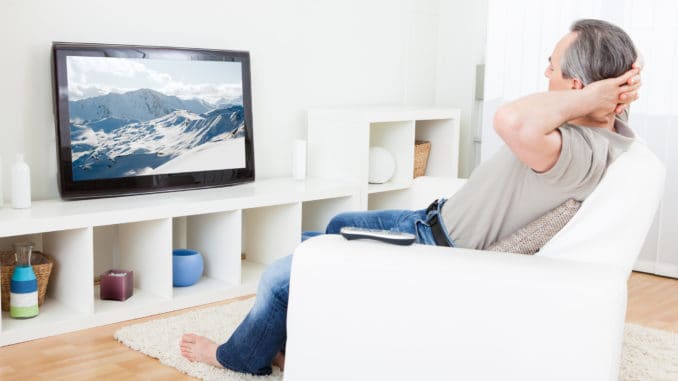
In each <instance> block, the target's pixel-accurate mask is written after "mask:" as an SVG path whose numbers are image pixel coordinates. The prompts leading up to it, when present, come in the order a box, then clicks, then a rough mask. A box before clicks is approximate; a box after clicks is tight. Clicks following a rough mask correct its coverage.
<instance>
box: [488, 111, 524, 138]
mask: <svg viewBox="0 0 678 381" xmlns="http://www.w3.org/2000/svg"><path fill="white" fill-rule="evenodd" d="M492 124H493V126H494V130H495V131H496V132H497V134H499V136H501V137H502V138H503V139H504V140H506V138H507V137H509V136H511V135H516V134H517V133H518V131H519V129H520V122H519V120H518V116H517V115H516V113H515V112H514V111H513V110H511V108H509V107H506V106H502V107H500V108H499V109H498V110H497V112H496V113H495V114H494V120H493V121H492Z"/></svg>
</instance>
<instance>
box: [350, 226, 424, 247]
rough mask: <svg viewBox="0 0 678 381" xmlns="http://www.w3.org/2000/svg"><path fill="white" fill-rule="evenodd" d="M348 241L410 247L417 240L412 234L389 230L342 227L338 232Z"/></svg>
mask: <svg viewBox="0 0 678 381" xmlns="http://www.w3.org/2000/svg"><path fill="white" fill-rule="evenodd" d="M339 232H340V233H341V235H342V236H344V238H346V239H348V240H352V239H359V238H369V239H376V240H378V241H382V242H386V243H391V244H394V245H411V244H413V243H414V241H415V240H416V239H417V237H415V236H414V234H410V233H401V232H397V231H391V230H380V229H366V228H357V227H353V226H344V227H343V228H341V230H340V231H339Z"/></svg>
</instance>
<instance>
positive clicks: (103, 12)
mask: <svg viewBox="0 0 678 381" xmlns="http://www.w3.org/2000/svg"><path fill="white" fill-rule="evenodd" d="M455 2H456V1H455ZM438 7H439V2H438V1H437V0H424V1H422V0H419V1H417V0H390V1H388V0H367V1H360V0H342V1H324V0H288V1H275V0H261V1H228V0H195V1H192V2H187V1H179V0H173V1H158V0H144V1H131V0H118V1H91V0H62V1H39V0H5V1H3V7H2V13H0V47H2V49H4V51H3V54H2V58H1V59H0V84H1V86H2V91H0V115H1V116H2V118H1V119H0V156H2V159H3V180H4V181H3V183H4V189H5V192H4V193H5V196H6V197H5V198H6V199H8V192H9V184H8V183H9V176H8V172H9V165H10V163H9V162H11V161H13V159H14V156H15V154H16V153H17V152H24V153H25V154H26V159H27V161H28V163H29V165H30V166H31V168H32V171H33V173H32V185H33V196H34V199H43V198H53V197H58V190H57V181H56V173H57V172H56V150H55V146H56V143H55V134H54V121H53V116H52V87H51V86H52V79H51V73H50V46H51V42H52V41H73V42H98V43H119V44H140V45H167V46H186V47H204V48H214V49H233V50H248V51H250V53H251V60H252V87H253V89H252V93H253V108H254V139H255V162H256V170H257V177H258V178H266V177H273V176H285V175H290V174H291V152H290V151H291V149H289V147H291V142H292V140H293V139H294V138H296V137H303V136H304V133H305V112H304V111H305V110H306V109H307V108H309V107H312V106H320V105H360V104H363V105H371V104H385V103H391V104H403V103H407V104H432V103H433V102H434V97H435V91H434V87H435V77H436V70H435V67H436V60H437V48H438V47H437V46H436V41H437V38H436V35H437V29H436V28H435V27H434V26H435V25H436V22H437V11H438Z"/></svg>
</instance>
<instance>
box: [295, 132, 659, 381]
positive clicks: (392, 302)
mask: <svg viewBox="0 0 678 381" xmlns="http://www.w3.org/2000/svg"><path fill="white" fill-rule="evenodd" d="M664 176H665V169H664V166H663V165H662V164H661V163H660V162H659V160H658V159H657V158H656V156H655V155H654V154H652V153H651V152H650V151H649V149H647V147H646V146H645V145H644V144H642V143H638V142H637V143H634V144H633V145H632V147H631V148H630V149H629V151H628V152H626V153H624V154H623V155H621V156H620V157H619V158H618V159H617V160H616V161H615V162H614V163H613V164H612V165H611V166H610V168H609V169H608V172H607V174H606V175H605V177H604V178H603V180H602V181H601V183H600V185H599V186H598V187H597V189H596V190H595V191H594V192H593V194H591V195H590V196H589V198H588V199H587V200H586V201H585V202H584V203H583V204H582V207H581V209H580V210H579V212H578V213H577V214H576V215H575V216H574V218H573V219H572V220H571V221H570V222H569V223H568V224H567V225H566V226H565V228H563V229H562V230H561V231H560V232H559V233H558V234H557V235H556V236H555V237H554V238H553V239H552V240H551V241H549V242H548V244H547V245H546V246H544V247H543V248H542V250H541V251H540V252H539V254H538V255H535V256H526V255H517V254H506V253H492V252H486V251H477V250H468V249H457V248H445V247H433V246H423V245H414V246H409V247H400V246H393V245H386V244H382V243H379V242H373V241H350V242H349V241H346V240H344V239H343V238H342V237H340V236H320V237H316V238H313V239H310V240H308V241H306V242H304V243H303V244H302V245H300V246H299V248H298V249H297V250H296V251H295V257H294V260H293V264H292V278H291V284H290V304H289V310H288V319H287V325H288V341H287V356H286V367H285V380H290V381H305V380H306V381H315V380H324V381H331V380H341V381H346V380H389V381H395V380H407V381H411V380H439V379H440V380H521V381H522V380H535V381H536V380H539V381H543V380H567V381H571V380H578V381H582V380H592V381H593V380H595V381H600V380H610V381H612V380H615V381H616V380H617V378H618V372H619V360H620V353H621V345H622V338H623V326H624V316H625V311H626V297H627V296H626V291H627V290H626V281H627V279H628V276H629V273H630V271H631V268H632V266H633V263H634V261H635V259H636V257H637V256H638V254H639V252H640V250H641V247H642V244H643V242H644V239H645V236H646V234H647V231H648V230H649V228H650V225H651V223H652V219H653V217H654V214H655V211H656V208H657V206H658V204H659V201H660V198H661V194H662V191H663V183H664ZM459 185H460V181H459V180H444V179H418V180H417V181H416V183H415V185H414V187H413V189H412V190H411V191H410V192H409V193H410V196H411V197H412V198H411V199H412V200H416V201H413V202H414V203H413V204H411V205H408V207H415V206H416V207H423V206H425V205H427V204H428V203H429V202H430V201H431V200H433V199H435V198H436V197H438V196H441V195H449V194H450V193H452V192H454V190H456V189H458V187H459ZM447 186H449V187H452V188H453V189H451V188H447Z"/></svg>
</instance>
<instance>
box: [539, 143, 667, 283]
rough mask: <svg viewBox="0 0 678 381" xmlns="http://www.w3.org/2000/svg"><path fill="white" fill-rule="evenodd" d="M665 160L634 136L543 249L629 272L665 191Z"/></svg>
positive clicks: (542, 251) (565, 256) (544, 252)
mask: <svg viewBox="0 0 678 381" xmlns="http://www.w3.org/2000/svg"><path fill="white" fill-rule="evenodd" d="M665 177H666V169H665V166H664V164H663V163H662V162H661V161H660V160H659V159H658V158H657V156H656V155H655V154H654V153H653V152H652V151H650V149H649V148H648V147H647V145H645V143H643V142H641V141H638V140H637V141H635V142H634V143H633V144H632V145H631V147H630V148H629V149H628V151H626V152H624V153H623V154H621V155H620V156H619V157H618V158H617V159H616V160H615V161H614V162H613V163H612V164H611V165H610V166H609V167H608V169H607V172H606V173H605V175H604V176H603V179H602V180H601V182H600V184H599V185H598V186H597V187H596V189H595V190H594V191H593V193H591V195H589V197H588V198H587V199H586V200H584V202H583V204H582V206H581V208H580V209H579V211H578V212H577V214H575V216H574V217H573V218H572V220H570V222H569V223H568V224H567V225H565V227H564V228H563V229H562V230H561V231H559V232H558V233H557V234H556V235H555V236H554V237H553V238H552V239H551V240H550V241H549V242H548V243H547V244H546V245H545V246H544V247H543V248H542V249H541V250H540V252H539V255H542V256H551V257H559V258H567V259H572V260H577V261H583V262H596V263H604V264H609V265H612V266H617V267H620V268H622V269H623V270H624V271H627V272H630V271H631V269H632V268H633V265H634V263H635V261H636V259H637V257H638V255H639V254H640V250H641V249H642V246H643V243H644V242H645V238H646V236H647V233H648V231H649V229H650V227H651V225H652V222H653V220H654V216H655V213H656V211H657V208H658V207H659V203H660V201H661V197H662V195H663V192H664V181H665Z"/></svg>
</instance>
